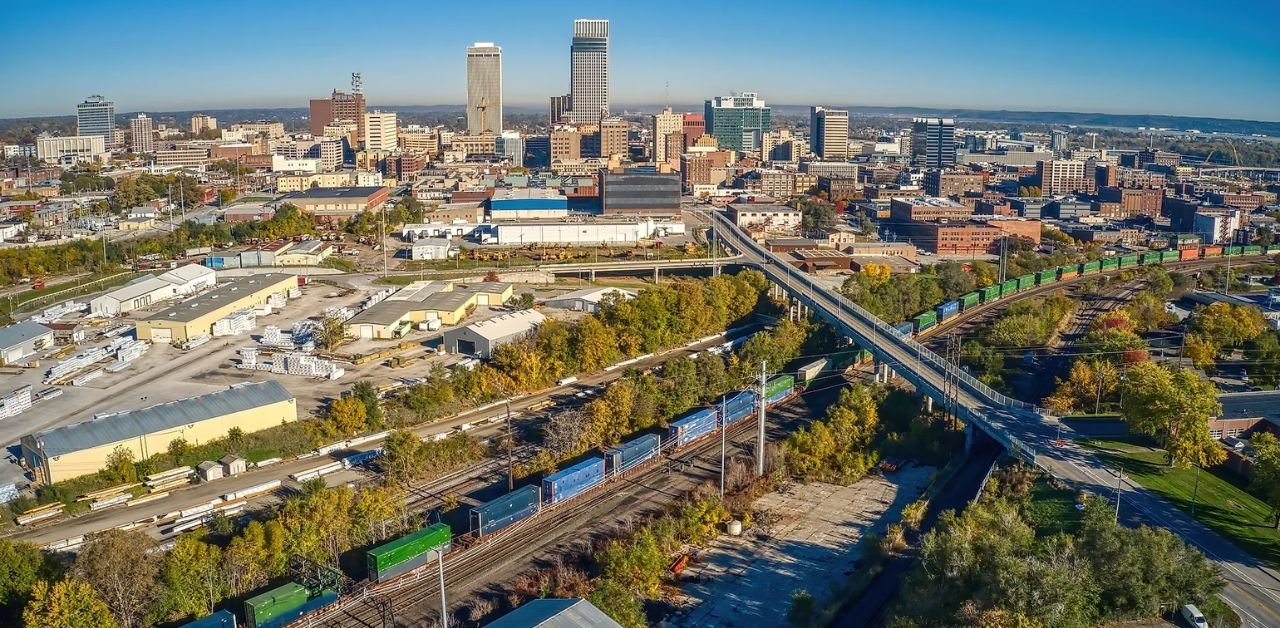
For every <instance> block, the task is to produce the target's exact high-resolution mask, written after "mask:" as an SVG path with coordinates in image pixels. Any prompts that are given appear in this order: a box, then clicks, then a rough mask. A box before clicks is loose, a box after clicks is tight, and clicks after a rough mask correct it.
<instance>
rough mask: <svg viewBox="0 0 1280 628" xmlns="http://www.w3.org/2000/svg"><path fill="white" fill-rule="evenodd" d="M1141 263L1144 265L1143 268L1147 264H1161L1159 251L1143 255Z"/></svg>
mask: <svg viewBox="0 0 1280 628" xmlns="http://www.w3.org/2000/svg"><path fill="white" fill-rule="evenodd" d="M1141 262H1142V265H1143V266H1146V265H1147V264H1159V263H1160V252H1159V251H1147V252H1146V253H1143V254H1142V256H1141Z"/></svg>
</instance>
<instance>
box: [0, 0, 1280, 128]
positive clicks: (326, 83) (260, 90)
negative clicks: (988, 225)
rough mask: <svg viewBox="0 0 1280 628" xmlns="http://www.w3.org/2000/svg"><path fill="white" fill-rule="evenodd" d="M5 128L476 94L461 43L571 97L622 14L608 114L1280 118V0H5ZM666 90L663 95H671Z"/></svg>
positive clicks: (526, 101) (0, 93) (539, 101)
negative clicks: (878, 112)
mask: <svg viewBox="0 0 1280 628" xmlns="http://www.w3.org/2000/svg"><path fill="white" fill-rule="evenodd" d="M0 13H2V14H3V16H4V20H2V22H3V25H0V39H3V40H4V41H5V49H6V50H7V51H8V54H6V55H5V57H6V61H5V63H3V64H0V86H3V87H0V117H20V116H46V115H71V114H74V113H75V105H76V103H78V102H81V101H82V100H83V99H84V98H85V97H86V96H89V95H91V94H101V95H103V96H105V97H107V98H108V99H109V100H112V101H114V102H115V103H116V111H117V112H118V113H124V112H131V111H147V110H151V111H181V110H198V109H219V108H236V107H305V106H306V105H307V101H308V99H310V98H321V97H325V96H327V95H328V93H329V92H330V91H331V90H332V89H334V88H340V89H343V90H346V89H348V88H349V82H350V73H351V72H353V71H360V72H362V73H363V74H364V85H365V87H364V91H365V94H366V97H367V99H368V101H369V102H370V104H371V105H435V104H461V103H464V102H465V101H466V82H465V67H466V60H465V50H466V47H467V46H468V45H470V44H471V43H473V42H478V41H492V42H495V43H497V44H498V45H499V46H501V47H502V49H503V82H504V88H503V91H504V93H503V97H504V100H505V101H506V104H507V105H508V106H512V105H523V106H544V104H545V103H546V102H547V98H548V97H549V96H552V95H556V94H564V93H566V92H567V91H568V83H569V42H570V39H571V37H572V31H573V20H574V19H575V18H604V19H608V20H610V29H611V33H610V35H611V41H610V75H611V76H610V88H611V92H612V94H611V101H612V104H613V105H614V106H613V109H615V110H621V109H623V108H625V107H626V106H627V105H653V104H661V103H663V102H666V101H668V98H669V102H671V103H674V104H686V105H687V104H693V103H700V102H702V101H703V100H705V99H707V98H710V97H712V96H714V95H723V94H728V93H729V92H731V91H733V92H741V91H754V92H758V93H759V94H760V96H761V97H762V98H764V99H765V100H766V101H767V102H769V103H770V104H780V105H810V104H821V105H827V106H875V105H883V106H917V107H941V108H978V109H1011V110H1035V111H1086V112H1103V113H1153V114H1171V115H1193V116H1211V117H1222V118H1244V119H1256V120H1268V121H1280V37H1278V36H1277V35H1276V30H1275V29H1276V24H1280V2H1277V1H1276V0H1214V1H1213V2H1204V1H1203V0H1163V1H1154V0H1120V1H1118V2H1065V1H1063V2H1059V1H1058V0H1050V1H1048V2H1016V1H1013V0H964V1H963V2H959V1H957V2H952V1H946V2H943V1H941V0H939V1H936V2H925V1H919V0H878V1H875V2H867V1H864V0H827V1H825V2H821V1H810V0H789V1H786V2H776V1H775V2H761V1H758V0H719V1H717V2H705V1H699V0H686V1H685V2H680V1H671V0H645V1H643V2H636V1H634V0H632V1H628V2H614V1H612V0H597V1H596V2H575V1H572V0H569V1H557V2H527V1H526V2H520V3H517V2H507V1H506V0H480V1H471V2H451V1H448V0H445V1H432V0H428V1H426V2H422V1H418V2H379V1H370V0H366V1H364V2H351V1H350V0H342V1H329V0H306V1H301V0H267V1H262V0H256V1H253V2H247V1H244V0H223V1H220V2H203V1H197V0H183V1H181V2H171V1H170V2H153V1H147V0H119V1H117V2H111V3H106V4H104V3H103V2H102V0H92V1H84V0H63V1H60V2H58V3H56V6H53V5H49V4H47V3H44V2H13V3H8V6H6V7H5V8H4V9H3V11H2V12H0ZM668 93H669V96H667V94H668Z"/></svg>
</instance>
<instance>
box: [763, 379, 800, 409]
mask: <svg viewBox="0 0 1280 628" xmlns="http://www.w3.org/2000/svg"><path fill="white" fill-rule="evenodd" d="M795 390H796V377H795V376H794V375H776V376H774V378H773V379H771V380H769V382H768V383H767V384H765V385H764V404H765V405H766V406H772V405H773V404H775V403H778V402H779V401H782V400H783V399H786V398H787V397H790V396H791V393H793V392H795Z"/></svg>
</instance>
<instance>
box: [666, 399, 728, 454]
mask: <svg viewBox="0 0 1280 628" xmlns="http://www.w3.org/2000/svg"><path fill="white" fill-rule="evenodd" d="M714 431H716V411H715V410H712V409H711V408H702V409H700V410H694V411H693V412H690V413H689V414H686V415H685V416H684V418H682V419H680V420H679V421H673V422H672V423H671V427H670V428H668V430H667V439H668V440H674V441H675V443H676V447H683V446H685V445H687V444H689V443H690V442H693V441H694V440H695V439H697V438H698V437H700V436H705V435H707V434H710V433H711V432H714Z"/></svg>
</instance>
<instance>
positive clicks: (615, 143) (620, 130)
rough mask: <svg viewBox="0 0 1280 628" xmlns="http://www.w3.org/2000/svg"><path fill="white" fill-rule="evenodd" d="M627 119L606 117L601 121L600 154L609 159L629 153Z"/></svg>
mask: <svg viewBox="0 0 1280 628" xmlns="http://www.w3.org/2000/svg"><path fill="white" fill-rule="evenodd" d="M627 131H628V125H627V121H626V120H623V119H622V118H606V119H604V120H601V121H600V131H599V133H600V154H599V155H598V156H599V157H602V158H605V159H608V158H609V157H612V156H614V155H623V156H626V154H627Z"/></svg>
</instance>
